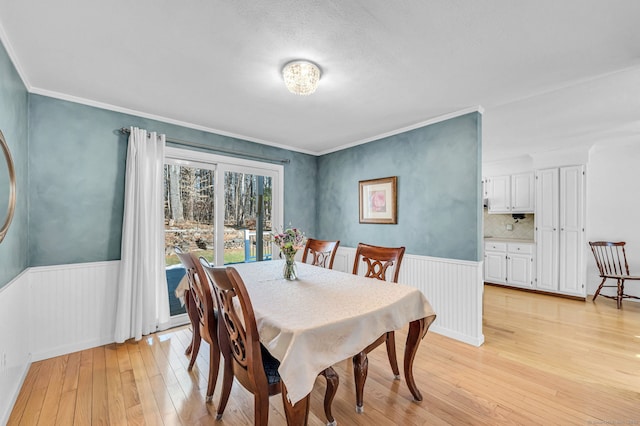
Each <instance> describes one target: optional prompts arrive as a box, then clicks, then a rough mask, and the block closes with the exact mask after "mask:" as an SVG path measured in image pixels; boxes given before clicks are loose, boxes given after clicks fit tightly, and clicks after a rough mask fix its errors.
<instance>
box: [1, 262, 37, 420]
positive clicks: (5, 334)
mask: <svg viewBox="0 0 640 426" xmlns="http://www.w3.org/2000/svg"><path fill="white" fill-rule="evenodd" d="M29 303H30V298H29V269H25V270H23V271H22V272H21V273H20V274H18V275H17V276H16V277H15V278H13V279H12V280H11V281H9V282H8V283H7V284H5V285H4V286H3V287H2V288H0V357H2V358H0V359H1V362H0V424H3V425H4V424H7V422H8V420H9V416H10V415H11V410H12V409H13V406H14V404H15V402H16V400H17V398H18V395H19V394H20V389H21V388H22V384H23V383H24V380H25V377H26V375H27V372H28V371H29V368H30V366H31V362H32V356H31V353H30V352H31V351H30V349H31V348H30V347H29V346H30V345H29V341H30V333H31V328H32V327H33V326H34V325H33V324H32V322H31V321H30V318H29V313H28V307H29Z"/></svg>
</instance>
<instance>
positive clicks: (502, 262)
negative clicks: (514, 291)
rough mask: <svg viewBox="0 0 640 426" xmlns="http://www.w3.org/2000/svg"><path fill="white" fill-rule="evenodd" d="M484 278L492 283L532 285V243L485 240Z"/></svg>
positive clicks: (518, 285) (528, 286) (530, 286)
mask: <svg viewBox="0 0 640 426" xmlns="http://www.w3.org/2000/svg"><path fill="white" fill-rule="evenodd" d="M484 247H485V249H484V250H485V251H484V259H485V265H484V280H485V281H487V282H490V283H494V284H505V285H509V286H516V287H526V288H532V287H533V276H532V274H533V253H534V244H531V243H507V242H493V241H492V242H485V245H484Z"/></svg>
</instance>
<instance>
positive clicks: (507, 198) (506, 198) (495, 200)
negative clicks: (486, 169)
mask: <svg viewBox="0 0 640 426" xmlns="http://www.w3.org/2000/svg"><path fill="white" fill-rule="evenodd" d="M488 183H489V194H490V195H489V213H509V212H511V176H494V177H490V178H489V182H488Z"/></svg>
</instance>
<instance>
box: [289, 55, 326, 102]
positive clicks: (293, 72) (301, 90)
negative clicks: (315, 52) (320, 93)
mask: <svg viewBox="0 0 640 426" xmlns="http://www.w3.org/2000/svg"><path fill="white" fill-rule="evenodd" d="M282 77H283V78H284V84H285V85H286V86H287V89H289V91H290V92H291V93H295V94H296V95H310V94H312V93H313V92H315V91H316V88H317V87H318V81H320V68H318V66H317V65H316V64H314V63H313V62H309V61H303V60H297V61H291V62H289V63H288V64H286V65H285V66H284V68H282Z"/></svg>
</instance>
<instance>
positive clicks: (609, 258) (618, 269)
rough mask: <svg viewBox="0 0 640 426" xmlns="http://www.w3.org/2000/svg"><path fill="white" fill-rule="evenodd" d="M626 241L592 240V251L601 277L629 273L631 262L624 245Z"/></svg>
mask: <svg viewBox="0 0 640 426" xmlns="http://www.w3.org/2000/svg"><path fill="white" fill-rule="evenodd" d="M625 244H626V242H624V241H621V242H617V243H613V242H608V241H593V242H592V241H590V242H589V245H590V246H591V251H592V252H593V257H594V258H595V261H596V266H597V267H598V271H599V272H600V276H601V277H603V278H604V277H610V276H612V275H629V264H628V263H627V254H626V252H625V249H624V246H625Z"/></svg>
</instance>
